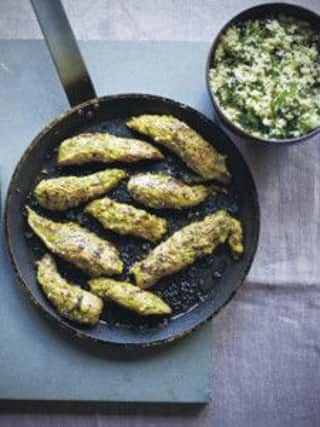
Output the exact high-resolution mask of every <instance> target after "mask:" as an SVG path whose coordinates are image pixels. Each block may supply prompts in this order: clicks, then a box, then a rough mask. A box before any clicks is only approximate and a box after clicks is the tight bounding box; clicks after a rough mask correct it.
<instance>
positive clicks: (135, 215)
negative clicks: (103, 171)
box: [85, 197, 167, 242]
mask: <svg viewBox="0 0 320 427" xmlns="http://www.w3.org/2000/svg"><path fill="white" fill-rule="evenodd" d="M85 212H86V213H88V214H90V215H92V216H93V217H94V218H96V219H97V220H98V221H99V222H100V223H101V224H102V225H103V227H104V228H106V229H109V230H112V231H115V232H117V233H119V234H129V235H132V236H136V237H141V238H143V239H146V240H150V241H151V242H156V241H157V240H160V239H161V237H162V236H163V235H164V233H165V232H166V231H167V221H166V220H165V219H163V218H159V217H158V216H156V215H152V214H150V213H148V212H146V211H145V210H143V209H137V208H135V207H134V206H131V205H128V204H126V203H119V202H116V201H114V200H111V199H109V198H108V197H104V198H103V199H99V200H94V201H93V202H91V203H89V205H88V206H86V208H85Z"/></svg>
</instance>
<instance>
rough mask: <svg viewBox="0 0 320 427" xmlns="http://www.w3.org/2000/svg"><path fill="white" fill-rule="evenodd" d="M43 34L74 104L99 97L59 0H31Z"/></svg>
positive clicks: (70, 101) (69, 97) (71, 102)
mask: <svg viewBox="0 0 320 427" xmlns="http://www.w3.org/2000/svg"><path fill="white" fill-rule="evenodd" d="M31 4H32V7H33V10H34V12H35V14H36V16H37V19H38V22H39V24H40V27H41V30H42V33H43V35H44V37H45V40H46V43H47V46H48V48H49V51H50V54H51V58H52V59H53V62H54V64H55V66H56V69H57V72H58V75H59V77H60V80H61V83H62V85H63V87H64V90H65V93H66V95H67V97H68V100H69V103H70V105H72V106H75V105H78V104H80V103H82V102H84V101H87V100H89V99H92V98H96V91H95V89H94V86H93V83H92V81H91V78H90V76H89V73H88V70H87V67H86V65H85V63H84V60H83V58H82V56H81V52H80V50H79V47H78V44H77V41H76V39H75V37H74V34H73V31H72V29H71V26H70V23H69V21H68V18H67V16H66V13H65V11H64V8H63V6H62V3H61V1H60V0H31Z"/></svg>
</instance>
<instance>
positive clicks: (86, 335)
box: [4, 93, 260, 348]
mask: <svg viewBox="0 0 320 427" xmlns="http://www.w3.org/2000/svg"><path fill="white" fill-rule="evenodd" d="M135 98H137V99H140V100H141V99H142V98H146V99H148V100H149V101H153V102H155V101H157V102H163V103H165V104H173V105H175V106H176V107H178V108H179V109H182V110H184V109H185V110H188V111H190V112H191V113H192V114H195V115H196V116H197V117H198V118H199V119H200V121H201V122H204V123H206V124H207V125H209V126H214V127H216V128H217V130H218V131H219V132H221V133H222V134H223V135H224V136H225V137H226V138H228V140H229V142H230V143H231V144H232V146H233V147H234V149H235V150H236V151H237V153H238V155H239V156H240V157H241V159H242V161H243V162H244V164H245V166H246V168H247V171H248V177H249V179H250V181H251V185H252V189H253V196H254V197H253V202H254V209H255V216H254V217H255V224H254V225H255V230H256V232H255V235H254V236H253V238H252V239H251V246H252V250H251V253H250V256H249V258H248V261H247V265H246V266H245V268H244V269H243V271H242V272H241V275H239V278H238V280H237V281H236V284H235V286H234V290H233V292H232V293H231V294H230V295H229V297H228V298H226V300H225V301H224V303H223V304H220V306H219V307H217V308H216V309H215V310H214V311H213V312H212V313H211V314H209V315H207V314H205V317H204V318H203V319H200V320H199V321H198V322H197V323H196V324H194V325H193V326H191V327H187V328H186V329H185V330H184V331H183V332H181V333H176V334H172V333H171V335H170V334H169V335H168V336H165V337H161V338H158V339H157V338H155V339H152V340H150V339H148V336H146V337H145V338H144V339H141V340H137V341H129V340H128V339H127V340H126V341H125V342H122V341H119V340H118V341H117V340H112V339H110V338H108V339H103V338H99V337H96V336H93V335H92V334H90V329H81V330H79V329H78V328H77V327H76V326H74V325H72V324H71V323H69V322H68V321H66V320H65V319H63V318H62V317H61V316H59V315H58V314H56V315H54V314H53V313H52V312H51V311H49V310H48V309H47V308H46V306H45V305H44V304H43V303H42V302H41V301H40V300H38V299H37V298H36V297H35V296H34V295H33V293H32V291H31V289H30V287H29V286H28V284H27V281H26V280H25V278H24V277H23V274H22V272H21V271H20V268H19V263H18V261H17V259H16V255H15V249H14V243H13V242H12V236H11V234H12V230H10V228H9V209H10V201H11V197H12V195H13V192H14V191H15V182H16V180H17V177H19V174H20V169H21V167H22V164H23V163H24V161H25V159H26V158H28V155H29V152H30V151H32V150H33V148H34V147H35V146H36V145H37V144H38V143H40V142H41V140H42V139H43V137H44V135H45V134H46V133H47V132H48V131H50V130H51V129H52V128H53V127H54V126H56V125H58V124H59V123H61V122H62V121H63V120H65V119H66V118H67V117H69V116H70V115H72V114H74V113H75V112H77V111H79V110H81V109H83V108H87V107H90V106H91V105H92V106H94V105H97V104H99V102H112V101H114V100H119V99H120V100H121V99H123V100H128V99H135ZM4 219H5V237H6V239H5V240H6V246H7V249H8V253H9V257H10V261H11V264H12V265H13V269H14V272H15V276H16V277H17V279H18V282H19V283H20V285H22V287H23V289H24V291H25V292H26V293H27V295H28V296H29V298H30V299H31V301H32V302H33V303H34V305H35V306H36V307H37V308H39V309H41V312H43V313H44V314H45V316H46V318H49V319H50V320H51V321H53V322H54V323H55V324H58V325H59V326H60V327H61V328H62V329H63V330H64V331H66V332H68V334H71V335H72V336H75V337H79V338H83V339H86V340H88V341H91V342H92V341H93V342H100V343H103V344H109V345H110V344H111V345H116V346H123V347H130V348H133V347H140V348H141V347H150V346H156V345H163V344H165V343H169V342H171V341H174V340H176V339H178V338H181V337H183V336H185V335H188V334H189V333H191V332H192V331H194V330H195V329H197V328H198V327H200V326H201V325H203V324H204V323H206V322H207V321H208V320H210V319H211V318H212V317H213V316H216V315H217V314H218V313H219V312H220V310H221V309H222V308H223V307H224V306H225V305H226V304H227V303H228V302H230V300H231V299H232V298H233V297H234V295H235V294H236V292H237V291H238V290H239V288H240V287H241V285H242V284H243V283H244V280H245V278H246V276H247V274H248V272H249V270H250V268H251V265H252V262H253V260H254V257H255V254H256V251H257V247H258V241H259V235H260V207H259V200H258V193H257V188H256V184H255V181H254V179H253V176H252V173H251V170H250V168H249V166H248V165H247V162H246V161H245V159H244V158H243V156H242V154H241V152H240V151H239V149H238V148H237V147H236V145H235V144H234V142H233V141H232V140H231V139H230V138H229V137H228V136H227V135H226V134H225V133H224V132H223V130H221V128H220V127H219V126H218V125H217V124H216V123H214V122H213V121H212V120H210V119H209V118H208V117H207V116H205V115H204V114H203V113H201V112H199V111H198V110H195V109H194V108H192V107H190V106H188V105H186V104H184V103H181V102H179V101H175V100H172V99H170V98H166V97H163V96H158V95H151V94H139V93H123V94H114V95H107V96H103V97H96V98H93V99H90V100H89V101H86V102H83V103H81V104H79V105H77V106H75V107H73V108H70V109H68V110H66V111H65V112H63V113H61V114H59V115H58V116H56V117H55V118H54V119H53V120H52V121H51V122H50V123H49V124H47V125H46V126H45V127H44V128H43V129H42V130H41V131H40V132H39V133H38V134H37V135H36V136H35V138H33V140H32V141H31V143H30V144H29V145H28V146H27V148H26V149H25V151H24V152H23V154H22V155H21V157H20V159H19V161H18V163H17V165H16V167H15V169H14V172H13V174H12V176H11V179H10V182H9V186H8V190H7V195H6V201H5V212H4ZM200 305H201V304H200ZM200 305H199V306H200ZM152 330H153V329H152Z"/></svg>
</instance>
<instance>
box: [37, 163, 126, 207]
mask: <svg viewBox="0 0 320 427" xmlns="http://www.w3.org/2000/svg"><path fill="white" fill-rule="evenodd" d="M125 176H126V172H125V171H123V170H121V169H109V170H105V171H102V172H96V173H93V174H91V175H87V176H66V177H65V176H63V177H60V178H50V179H43V180H42V181H40V182H39V184H38V185H37V186H36V188H35V190H34V195H35V197H36V199H37V200H38V202H39V204H40V205H41V206H42V207H43V208H46V209H49V210H56V211H64V210H66V209H70V208H74V207H76V206H78V205H80V204H81V203H84V202H88V201H89V200H92V199H94V198H96V197H100V196H102V195H104V194H105V193H107V192H108V191H110V190H112V189H113V188H115V187H116V186H117V185H118V183H119V182H120V180H121V179H123V178H124V177H125Z"/></svg>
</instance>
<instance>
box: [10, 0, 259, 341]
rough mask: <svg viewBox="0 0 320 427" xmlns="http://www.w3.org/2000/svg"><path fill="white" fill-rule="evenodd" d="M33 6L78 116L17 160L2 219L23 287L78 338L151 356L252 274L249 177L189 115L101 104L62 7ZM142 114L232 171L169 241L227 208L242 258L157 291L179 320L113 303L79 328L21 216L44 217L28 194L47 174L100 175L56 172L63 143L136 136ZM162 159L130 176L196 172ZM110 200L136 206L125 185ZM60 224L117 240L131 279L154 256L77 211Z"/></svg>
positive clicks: (40, 2)
mask: <svg viewBox="0 0 320 427" xmlns="http://www.w3.org/2000/svg"><path fill="white" fill-rule="evenodd" d="M32 5H33V8H34V10H35V12H36V15H37V17H38V20H39V23H40V26H41V28H42V31H43V33H44V35H45V38H46V41H47V44H48V47H49V50H50V52H51V55H52V58H53V60H54V62H55V65H56V68H57V71H58V74H59V76H60V79H61V82H62V84H63V86H64V88H65V92H66V94H67V97H68V99H69V102H70V104H71V106H72V108H71V109H70V110H68V111H66V112H65V113H63V114H62V115H60V116H59V117H58V118H56V119H55V120H53V121H52V122H51V123H50V124H48V125H47V126H46V127H45V128H44V129H43V130H42V132H40V133H39V135H37V136H36V137H35V139H34V140H33V141H32V143H31V144H30V146H29V147H28V148H27V150H26V151H25V153H24V154H23V156H22V158H21V159H20V161H19V163H18V165H17V167H16V169H15V171H14V174H13V176H12V179H11V182H10V185H9V190H8V194H7V200H6V212H5V224H6V238H7V243H8V248H9V253H10V257H11V260H12V263H13V266H14V269H15V272H16V274H17V277H18V279H19V282H20V283H21V284H22V285H23V287H24V289H25V290H26V291H27V293H28V295H29V296H30V297H31V299H32V300H33V302H34V303H35V304H36V306H37V307H38V308H39V309H40V310H41V311H42V312H43V313H45V314H46V315H47V316H48V317H49V318H50V319H52V320H54V321H55V322H56V324H59V325H60V326H62V327H64V328H65V329H67V330H68V331H69V332H71V333H73V334H74V335H76V336H79V337H81V338H86V339H89V340H92V341H99V342H104V343H113V344H119V345H125V346H149V345H152V344H160V343H165V342H168V341H173V340H175V339H176V338H178V337H181V336H183V335H186V334H187V333H189V332H190V331H192V330H193V329H194V328H196V327H197V326H199V325H201V324H202V323H204V322H205V321H207V320H208V319H209V318H211V317H212V316H213V314H215V313H217V311H218V310H219V309H220V308H221V307H222V306H224V305H225V304H226V303H227V302H228V301H229V300H230V298H231V297H232V296H233V295H234V293H235V292H236V290H237V289H238V288H239V286H240V285H241V284H242V283H243V280H244V278H245V276H246V274H247V272H248V270H249V268H250V265H251V263H252V260H253V257H254V255H255V252H256V248H257V241H258V234H259V205H258V198H257V192H256V187H255V184H254V181H253V178H252V176H251V173H250V171H249V169H248V166H247V165H246V163H245V161H244V159H243V158H242V156H241V154H240V152H239V151H238V149H237V148H236V146H235V145H234V144H233V143H232V142H231V141H230V140H229V139H228V137H227V136H226V135H225V134H224V133H223V132H222V131H221V130H220V129H219V128H218V126H217V125H215V124H214V123H213V122H212V121H210V120H208V118H206V117H205V116H203V115H202V114H201V113H199V112H197V111H195V110H194V109H192V108H190V107H189V106H186V105H184V104H181V103H179V102H176V101H173V100H171V99H167V98H162V97H159V96H153V95H146V94H122V95H113V96H104V97H100V98H98V97H97V96H96V93H95V90H94V87H93V84H92V82H91V80H90V77H89V74H88V72H87V69H86V67H85V64H84V61H83V59H82V57H81V54H80V51H79V49H78V46H77V44H76V41H75V38H74V35H73V33H72V30H71V28H70V25H69V23H68V20H67V17H66V15H65V12H64V10H63V7H62V5H61V3H60V1H58V0H55V1H53V2H52V1H51V0H32ZM146 113H148V114H171V115H173V116H175V117H177V118H179V119H180V120H182V121H184V122H186V123H187V124H189V125H190V126H191V127H192V128H194V129H195V130H196V131H198V132H199V133H200V134H201V135H202V136H203V137H204V138H205V139H206V140H208V141H209V142H210V143H213V144H214V145H215V147H216V148H217V149H218V150H219V151H220V152H222V153H224V154H226V155H227V156H228V167H229V169H230V171H231V173H232V175H233V181H232V184H231V186H230V188H229V190H228V194H223V193H222V194H218V195H217V196H216V197H211V198H210V200H209V201H208V202H207V203H204V204H203V205H200V207H198V208H194V209H191V210H189V211H188V212H183V213H182V214H181V213H176V212H172V211H168V212H163V215H164V216H166V217H167V219H168V221H169V228H170V230H169V231H170V233H172V232H174V231H175V230H176V229H178V228H180V227H181V226H183V225H185V224H186V223H188V222H191V221H193V220H195V219H197V218H199V217H200V218H202V217H204V216H205V215H206V214H208V213H210V212H214V211H215V210H217V209H219V208H225V209H227V210H229V211H230V212H231V213H233V214H235V215H236V216H237V217H239V218H240V220H241V222H242V225H243V228H244V244H245V253H244V255H243V256H242V258H241V259H240V260H238V261H234V260H233V259H232V257H231V255H230V252H229V251H228V249H227V248H225V247H220V248H219V249H218V250H217V252H216V253H215V255H214V256H211V257H205V258H203V259H202V260H199V261H198V262H197V263H196V264H195V265H194V266H192V267H190V268H188V269H186V270H184V271H182V272H181V273H178V274H176V275H174V276H172V277H169V278H167V279H165V280H164V281H160V283H159V285H157V286H156V287H155V288H154V289H155V291H156V292H157V293H158V294H159V295H161V296H162V297H163V298H164V299H165V300H166V301H167V302H168V303H169V304H170V305H171V306H172V307H173V308H174V316H172V317H171V318H169V319H152V320H149V319H141V318H138V317H137V316H135V315H134V314H130V313H128V312H126V310H124V309H121V308H119V307H115V306H113V304H111V303H110V304H108V305H107V308H106V310H105V311H106V312H105V313H104V315H103V317H102V321H100V322H99V324H98V325H97V326H96V327H95V328H92V329H88V328H84V327H80V326H78V325H75V324H73V323H72V322H69V321H67V320H65V319H62V318H61V317H60V316H59V315H58V314H57V313H56V311H55V310H54V308H53V307H52V306H51V305H50V303H49V302H48V301H47V300H46V298H45V297H44V295H43V294H42V292H41V290H40V289H39V286H38V284H37V282H36V276H35V265H34V262H35V259H37V258H38V257H39V256H40V255H41V254H42V253H43V252H44V250H45V248H44V247H43V245H42V244H41V242H39V240H38V239H36V238H35V237H33V236H29V233H30V230H28V227H27V224H26V217H25V215H24V214H23V212H24V208H25V205H26V204H30V205H31V206H34V208H35V209H37V210H38V211H39V212H41V209H40V208H39V206H37V205H36V202H35V201H34V200H33V198H32V196H30V194H31V192H32V189H33V188H34V186H35V184H36V182H37V181H38V180H39V179H40V178H41V176H43V175H44V173H46V174H48V173H49V175H50V176H57V175H61V174H71V173H77V174H83V173H89V172H92V171H95V170H99V168H100V169H102V168H103V166H102V165H89V166H83V167H81V168H69V169H68V170H65V169H64V170H62V169H59V167H57V166H56V164H55V155H56V149H57V147H58V146H59V144H60V142H61V141H62V140H63V139H65V138H69V137H71V136H73V135H76V134H79V133H81V132H84V131H95V130H99V131H110V132H112V133H115V134H118V135H123V136H126V135H129V136H133V135H132V133H130V131H129V130H128V129H126V127H125V126H124V123H125V121H126V120H127V119H128V118H129V117H131V116H133V115H140V114H146ZM163 152H164V153H165V154H166V157H167V161H166V162H159V163H152V162H151V163H148V164H144V162H142V163H141V164H137V165H132V166H130V167H129V173H135V172H137V171H140V170H146V169H147V170H151V171H153V170H154V171H163V170H164V171H168V170H170V171H171V172H173V173H174V174H175V175H176V176H178V177H186V176H188V173H189V172H190V171H188V170H187V168H186V167H185V165H184V164H183V163H182V162H181V161H180V160H179V159H177V158H176V157H174V156H173V155H171V154H170V153H168V152H166V151H165V150H163ZM126 167H127V165H126ZM46 176H47V175H46ZM123 185H125V184H123ZM111 197H115V198H118V199H119V200H120V201H121V200H122V201H129V202H132V201H131V200H130V199H129V195H128V194H127V192H126V191H125V188H124V187H123V186H122V187H121V185H120V187H119V188H118V189H117V190H115V192H114V194H111ZM42 213H44V212H42ZM45 214H46V215H47V216H51V217H53V218H55V219H59V218H60V217H59V215H61V214H58V213H56V214H54V213H53V214H50V215H49V213H48V212H45ZM63 218H64V219H65V218H67V219H70V220H77V221H79V222H80V223H82V224H84V225H85V226H87V227H88V228H89V229H92V230H93V231H95V232H96V233H97V234H99V235H101V236H102V237H106V238H108V239H110V240H112V241H113V242H114V243H115V244H116V245H117V246H118V247H119V249H120V252H121V255H122V257H123V259H124V260H125V264H126V269H128V267H129V265H130V264H132V262H133V261H134V260H135V259H136V257H137V256H138V257H141V256H142V255H143V254H145V253H147V252H148V251H149V250H150V246H148V244H147V243H142V242H140V241H139V242H138V241H137V240H134V238H129V237H126V238H124V237H121V236H115V235H112V233H109V234H108V233H107V232H106V231H105V230H102V229H101V227H99V225H98V224H97V223H95V222H94V221H93V220H90V219H88V218H87V217H86V216H85V214H83V212H82V210H81V209H75V210H71V211H68V212H67V214H65V216H64V217H63ZM58 263H59V264H58V266H59V268H60V271H62V272H63V274H64V275H65V276H66V277H70V278H71V279H72V280H74V281H75V282H78V283H79V284H80V285H85V281H86V278H85V277H84V276H83V274H82V273H80V272H79V271H75V270H74V268H70V266H69V265H68V264H67V263H64V262H63V261H61V260H60V261H59V260H58Z"/></svg>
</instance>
